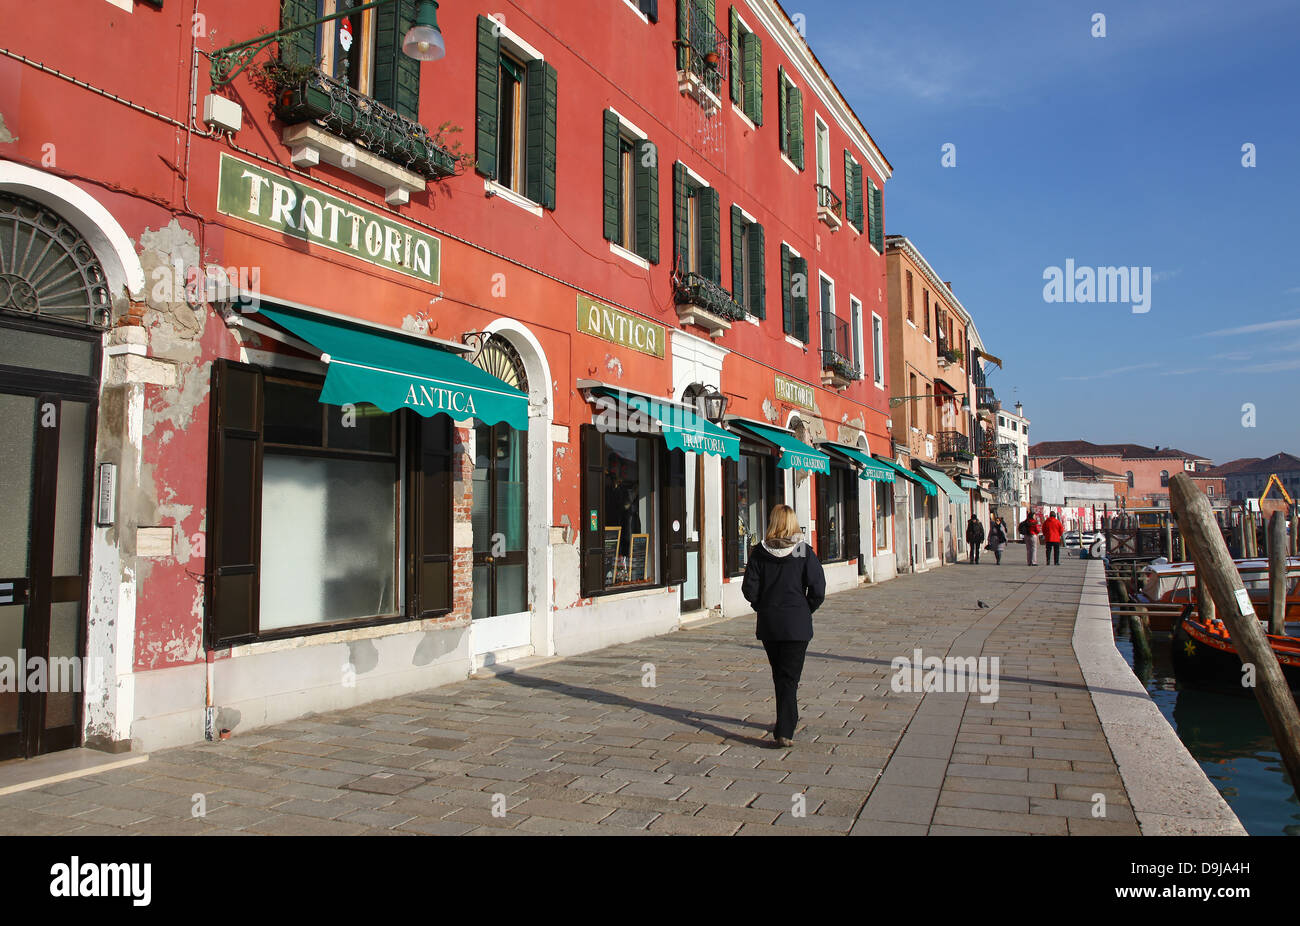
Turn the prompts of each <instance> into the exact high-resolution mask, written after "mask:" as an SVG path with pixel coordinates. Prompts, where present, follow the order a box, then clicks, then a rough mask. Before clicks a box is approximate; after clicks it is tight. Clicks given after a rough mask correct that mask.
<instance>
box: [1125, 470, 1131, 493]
mask: <svg viewBox="0 0 1300 926" xmlns="http://www.w3.org/2000/svg"><path fill="white" fill-rule="evenodd" d="M1124 475H1125V476H1126V477H1127V478H1128V487H1129V488H1130V489H1131V488H1133V470H1129V471H1128V472H1126V473H1125V474H1124Z"/></svg>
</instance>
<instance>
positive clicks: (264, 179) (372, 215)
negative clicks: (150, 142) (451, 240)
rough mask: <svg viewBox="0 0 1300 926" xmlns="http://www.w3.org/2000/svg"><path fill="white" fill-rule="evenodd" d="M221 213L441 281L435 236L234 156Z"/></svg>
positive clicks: (221, 183)
mask: <svg viewBox="0 0 1300 926" xmlns="http://www.w3.org/2000/svg"><path fill="white" fill-rule="evenodd" d="M217 211H218V212H220V213H222V214H223V215H229V216H234V217H235V218H237V219H243V220H244V221H246V222H252V223H253V224H254V225H260V226H262V227H263V228H269V229H271V230H272V231H277V232H280V233H282V234H285V235H290V236H292V237H294V238H300V239H302V240H303V241H309V242H311V243H312V244H318V245H320V246H322V247H326V248H330V249H331V250H334V251H339V252H341V253H343V254H347V255H349V256H351V257H355V258H357V259H358V260H363V261H365V262H366V263H369V264H374V265H375V266H377V267H386V268H387V269H389V270H396V271H397V272H398V273H405V274H407V275H408V276H413V277H415V278H416V279H418V280H423V281H425V282H426V283H434V284H437V283H438V282H439V278H440V275H441V269H440V265H441V260H442V244H441V242H440V241H439V240H438V239H437V238H435V237H434V236H433V235H426V234H425V233H424V232H422V231H418V230H416V229H414V228H410V227H409V226H406V225H402V224H400V223H398V222H394V221H393V220H392V219H390V218H388V217H386V216H383V215H380V214H379V213H377V212H371V211H369V210H368V209H361V208H358V207H357V206H354V205H352V204H351V203H349V202H347V201H345V200H342V199H339V198H338V197H337V196H331V195H329V194H328V193H324V192H321V191H320V190H315V189H312V188H311V187H307V186H303V185H302V184H301V183H297V182H294V181H292V180H289V179H287V178H285V177H282V176H280V175H279V174H274V173H271V172H270V171H267V170H263V169H262V168H260V167H257V166H255V165H253V164H249V163H246V162H244V161H241V160H239V159H238V158H233V157H231V156H230V155H228V154H222V155H221V169H220V175H219V177H218V182H217Z"/></svg>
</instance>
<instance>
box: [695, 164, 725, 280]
mask: <svg viewBox="0 0 1300 926" xmlns="http://www.w3.org/2000/svg"><path fill="white" fill-rule="evenodd" d="M696 195H698V196H699V197H700V208H699V215H700V276H703V277H707V278H709V279H710V280H712V281H713V282H714V283H717V284H718V285H719V286H721V285H722V206H721V202H720V201H719V197H718V191H717V190H715V189H714V188H713V187H704V188H703V189H701V190H700V191H699V192H698V193H697V194H696Z"/></svg>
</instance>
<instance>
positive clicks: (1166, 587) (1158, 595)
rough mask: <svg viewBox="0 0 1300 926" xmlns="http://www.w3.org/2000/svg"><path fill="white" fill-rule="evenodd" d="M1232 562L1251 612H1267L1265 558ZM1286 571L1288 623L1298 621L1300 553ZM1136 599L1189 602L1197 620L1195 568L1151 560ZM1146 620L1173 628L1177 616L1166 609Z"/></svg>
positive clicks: (1159, 627) (1153, 626)
mask: <svg viewBox="0 0 1300 926" xmlns="http://www.w3.org/2000/svg"><path fill="white" fill-rule="evenodd" d="M1233 562H1234V563H1235V564H1236V566H1237V571H1238V572H1239V573H1240V574H1241V582H1242V584H1243V585H1245V586H1246V592H1247V594H1249V595H1250V600H1251V603H1252V604H1254V606H1255V613H1256V614H1268V560H1266V559H1237V560H1233ZM1286 570H1287V572H1286V582H1287V585H1286V619H1287V621H1288V622H1289V621H1300V556H1292V557H1288V558H1287V561H1286ZM1137 600H1138V602H1142V601H1143V600H1145V601H1149V602H1160V603H1162V604H1186V603H1187V602H1192V612H1193V614H1194V615H1195V616H1196V617H1197V618H1198V619H1199V617H1200V615H1199V614H1198V613H1197V612H1196V606H1195V603H1196V567H1195V566H1194V565H1193V564H1192V563H1160V562H1155V563H1151V564H1150V565H1148V566H1146V567H1145V568H1144V569H1143V570H1142V591H1141V593H1140V594H1139V596H1138V599H1137ZM1148 620H1149V622H1150V624H1151V629H1152V630H1173V629H1175V625H1176V624H1177V623H1178V616H1177V614H1175V613H1172V612H1170V611H1165V612H1163V613H1162V612H1157V611H1152V612H1150V613H1149V614H1148Z"/></svg>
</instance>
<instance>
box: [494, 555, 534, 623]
mask: <svg viewBox="0 0 1300 926" xmlns="http://www.w3.org/2000/svg"><path fill="white" fill-rule="evenodd" d="M496 569H497V613H498V614H519V613H520V612H521V611H527V610H528V567H527V566H526V565H525V564H523V563H517V564H515V565H511V566H497V567H496Z"/></svg>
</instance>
